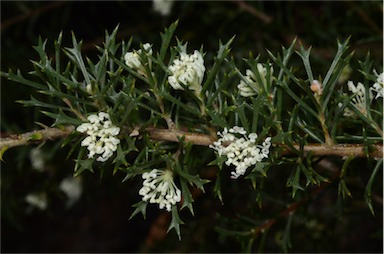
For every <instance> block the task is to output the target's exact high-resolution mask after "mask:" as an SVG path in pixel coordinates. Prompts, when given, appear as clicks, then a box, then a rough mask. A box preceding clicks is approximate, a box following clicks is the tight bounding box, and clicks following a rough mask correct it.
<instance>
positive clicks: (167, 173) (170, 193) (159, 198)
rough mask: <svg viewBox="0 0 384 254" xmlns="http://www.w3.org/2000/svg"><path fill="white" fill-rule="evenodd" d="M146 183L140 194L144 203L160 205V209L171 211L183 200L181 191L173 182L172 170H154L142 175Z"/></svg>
mask: <svg viewBox="0 0 384 254" xmlns="http://www.w3.org/2000/svg"><path fill="white" fill-rule="evenodd" d="M142 177H143V179H144V182H143V187H142V188H141V189H140V190H139V194H140V195H141V196H143V198H142V199H143V201H145V202H147V201H149V203H152V204H159V208H160V209H164V208H165V209H166V210H167V211H168V212H170V211H171V208H172V206H173V205H175V204H176V203H177V202H180V200H181V191H180V189H179V188H177V186H176V184H175V182H174V181H173V172H172V171H171V170H161V169H153V170H152V171H150V172H145V173H144V174H143V175H142Z"/></svg>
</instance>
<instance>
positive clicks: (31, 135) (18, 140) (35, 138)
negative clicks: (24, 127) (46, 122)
mask: <svg viewBox="0 0 384 254" xmlns="http://www.w3.org/2000/svg"><path fill="white" fill-rule="evenodd" d="M74 130H75V127H74V126H72V125H70V126H66V127H64V128H63V129H59V128H46V129H42V130H38V131H31V132H26V133H23V134H12V135H10V136H9V137H6V138H0V151H1V150H3V149H4V148H7V149H8V148H11V147H16V146H23V145H29V144H34V143H41V142H44V141H47V140H55V139H59V138H65V137H67V136H68V135H69V134H71V132H72V131H74Z"/></svg>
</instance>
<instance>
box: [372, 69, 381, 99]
mask: <svg viewBox="0 0 384 254" xmlns="http://www.w3.org/2000/svg"><path fill="white" fill-rule="evenodd" d="M374 73H375V75H376V76H377V79H376V82H375V83H374V84H373V86H372V87H371V88H370V89H371V90H373V91H375V92H376V97H375V99H377V98H379V97H381V98H383V87H384V84H383V83H384V73H383V72H382V73H380V74H377V72H376V70H374Z"/></svg>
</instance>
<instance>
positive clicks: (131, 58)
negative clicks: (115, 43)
mask: <svg viewBox="0 0 384 254" xmlns="http://www.w3.org/2000/svg"><path fill="white" fill-rule="evenodd" d="M143 49H144V50H145V52H146V53H148V54H149V55H152V46H151V45H150V44H149V43H145V44H143ZM140 55H141V49H139V50H137V51H133V52H127V53H125V55H124V60H125V64H126V65H127V66H128V67H130V68H132V69H135V70H138V71H142V68H143V64H142V62H141V59H140Z"/></svg>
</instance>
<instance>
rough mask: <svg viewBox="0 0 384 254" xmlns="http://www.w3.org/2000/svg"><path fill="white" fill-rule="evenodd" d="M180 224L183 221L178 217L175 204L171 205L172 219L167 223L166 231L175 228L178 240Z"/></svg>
mask: <svg viewBox="0 0 384 254" xmlns="http://www.w3.org/2000/svg"><path fill="white" fill-rule="evenodd" d="M180 224H184V222H183V221H182V220H181V219H180V217H179V212H178V211H177V206H175V205H174V206H172V221H171V223H170V224H169V227H168V230H167V232H169V231H170V230H171V229H175V231H176V233H177V236H178V237H179V240H180V241H181V233H180Z"/></svg>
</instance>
